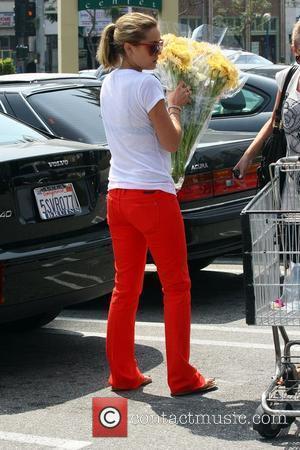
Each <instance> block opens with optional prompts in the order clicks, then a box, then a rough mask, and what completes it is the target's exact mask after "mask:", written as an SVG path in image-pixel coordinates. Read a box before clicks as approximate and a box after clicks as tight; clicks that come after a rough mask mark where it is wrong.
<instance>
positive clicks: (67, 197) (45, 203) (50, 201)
mask: <svg viewBox="0 0 300 450" xmlns="http://www.w3.org/2000/svg"><path fill="white" fill-rule="evenodd" d="M34 195H35V199H36V202H37V206H38V210H39V213H40V216H41V218H42V219H43V220H47V219H55V218H57V217H65V216H72V215H74V214H79V213H80V212H81V208H80V204H79V201H78V198H77V195H76V192H75V190H74V186H73V184H72V183H64V184H57V185H55V186H44V187H41V188H36V189H34Z"/></svg>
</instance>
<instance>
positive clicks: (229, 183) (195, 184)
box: [177, 164, 258, 202]
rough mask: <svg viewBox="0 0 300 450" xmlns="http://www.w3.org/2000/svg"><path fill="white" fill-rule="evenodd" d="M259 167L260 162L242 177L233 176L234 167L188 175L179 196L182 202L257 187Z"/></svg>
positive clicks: (253, 165) (250, 167)
mask: <svg viewBox="0 0 300 450" xmlns="http://www.w3.org/2000/svg"><path fill="white" fill-rule="evenodd" d="M257 167H258V164H252V165H251V166H249V168H248V170H247V172H246V174H245V176H244V177H243V178H242V179H237V178H234V177H233V174H232V168H230V169H221V170H214V171H212V172H205V173H201V174H194V175H187V176H186V177H185V180H184V183H183V185H182V188H181V189H180V191H178V193H177V198H178V200H179V201H180V202H188V201H192V200H201V199H206V198H210V197H215V196H219V195H224V194H230V193H232V192H239V191H246V190H248V189H255V188H256V186H257V175H256V170H257Z"/></svg>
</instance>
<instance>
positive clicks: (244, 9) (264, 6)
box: [214, 0, 272, 50]
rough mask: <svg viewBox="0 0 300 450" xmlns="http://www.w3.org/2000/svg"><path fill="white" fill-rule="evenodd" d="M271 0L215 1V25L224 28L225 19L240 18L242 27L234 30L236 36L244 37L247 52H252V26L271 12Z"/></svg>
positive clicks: (239, 26)
mask: <svg viewBox="0 0 300 450" xmlns="http://www.w3.org/2000/svg"><path fill="white" fill-rule="evenodd" d="M271 7H272V5H271V2H270V1H269V0H231V1H230V2H228V4H226V3H225V4H224V0H214V23H215V24H216V25H223V26H224V19H223V18H224V17H230V16H231V17H232V16H234V17H239V19H240V25H238V26H236V27H235V28H234V29H233V32H234V33H235V34H239V35H241V36H242V37H243V41H244V43H243V44H244V45H243V47H244V48H245V49H246V50H251V24H252V23H253V22H254V21H255V20H256V19H257V18H258V17H262V16H263V14H265V13H267V12H270V11H271ZM222 22H223V23H222Z"/></svg>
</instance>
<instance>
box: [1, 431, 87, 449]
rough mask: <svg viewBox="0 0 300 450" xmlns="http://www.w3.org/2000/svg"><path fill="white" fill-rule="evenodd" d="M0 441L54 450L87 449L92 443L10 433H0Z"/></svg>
mask: <svg viewBox="0 0 300 450" xmlns="http://www.w3.org/2000/svg"><path fill="white" fill-rule="evenodd" d="M0 440H1V441H11V442H20V443H22V444H35V445H45V446H47V447H54V448H56V449H66V450H79V449H81V448H85V447H89V446H90V445H91V444H92V443H91V442H87V441H73V440H69V439H59V438H50V437H45V436H35V435H33V434H23V433H11V432H6V431H0Z"/></svg>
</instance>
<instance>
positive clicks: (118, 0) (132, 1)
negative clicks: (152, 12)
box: [78, 0, 162, 11]
mask: <svg viewBox="0 0 300 450" xmlns="http://www.w3.org/2000/svg"><path fill="white" fill-rule="evenodd" d="M113 6H140V7H141V8H151V9H159V10H161V8H162V0H78V11H83V10H84V9H102V8H111V7H113Z"/></svg>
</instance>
